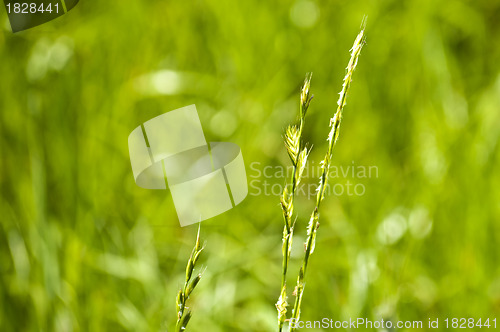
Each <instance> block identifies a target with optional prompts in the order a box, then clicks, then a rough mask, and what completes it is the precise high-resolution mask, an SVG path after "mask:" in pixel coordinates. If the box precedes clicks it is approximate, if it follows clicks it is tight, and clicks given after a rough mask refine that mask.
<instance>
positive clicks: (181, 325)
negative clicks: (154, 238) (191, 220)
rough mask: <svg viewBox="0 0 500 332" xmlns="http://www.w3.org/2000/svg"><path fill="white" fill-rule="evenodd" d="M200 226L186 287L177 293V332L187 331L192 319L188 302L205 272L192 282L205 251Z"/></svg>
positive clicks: (188, 265)
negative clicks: (201, 240)
mask: <svg viewBox="0 0 500 332" xmlns="http://www.w3.org/2000/svg"><path fill="white" fill-rule="evenodd" d="M200 226H201V224H200V225H198V234H197V235H196V244H195V245H194V248H193V251H192V252H191V256H189V260H188V263H187V265H186V280H185V281H184V286H183V287H182V288H181V289H180V290H179V293H177V299H176V307H177V324H176V325H175V331H177V332H179V331H185V330H186V326H187V324H188V323H189V320H190V319H191V316H192V313H191V309H190V308H189V307H187V306H186V302H187V300H188V299H189V295H191V293H192V292H193V290H194V289H195V287H196V285H198V283H199V282H200V280H201V275H202V274H203V272H200V273H198V275H197V276H196V277H194V279H193V280H191V277H192V276H193V272H194V268H195V266H196V262H197V261H198V258H199V257H200V254H201V252H202V251H203V249H204V247H202V246H201V243H200V228H201V227H200Z"/></svg>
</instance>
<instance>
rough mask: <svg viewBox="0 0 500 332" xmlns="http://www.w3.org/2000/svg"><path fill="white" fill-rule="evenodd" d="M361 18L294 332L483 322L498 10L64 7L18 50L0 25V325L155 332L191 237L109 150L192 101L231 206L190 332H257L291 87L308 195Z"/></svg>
mask: <svg viewBox="0 0 500 332" xmlns="http://www.w3.org/2000/svg"><path fill="white" fill-rule="evenodd" d="M364 15H367V16H368V23H367V27H366V35H367V44H366V45H365V47H364V49H363V52H362V54H361V56H360V59H359V64H358V67H357V69H356V72H355V73H354V80H353V83H352V87H351V90H350V94H349V97H348V101H347V106H346V109H345V114H344V119H343V122H342V127H341V132H340V138H339V141H338V143H337V146H336V149H335V152H334V161H333V163H334V165H335V166H336V167H337V168H338V170H339V174H338V176H337V177H335V178H332V179H331V180H330V185H332V186H333V185H336V184H337V185H338V187H337V189H338V190H337V193H338V194H335V193H333V194H331V195H329V196H328V197H326V198H325V201H324V205H322V210H321V226H320V228H319V230H318V238H317V245H316V250H315V252H314V255H313V256H312V257H311V261H310V265H309V270H308V276H307V283H306V289H305V295H304V299H303V305H302V308H303V310H302V315H301V317H302V319H303V320H319V319H321V318H323V317H329V318H332V319H348V318H357V317H365V318H368V319H373V320H379V319H381V318H383V319H384V320H387V319H392V320H394V321H396V320H423V321H427V319H428V318H433V319H435V318H441V319H444V318H446V317H449V318H452V317H458V318H461V317H467V318H468V317H474V318H476V319H477V318H483V320H484V319H486V318H490V320H491V319H493V318H495V317H496V318H497V320H498V319H500V264H499V262H500V250H499V244H500V185H499V184H500V172H499V166H500V159H499V158H500V146H499V139H500V67H499V60H500V43H499V42H498V41H499V37H500V20H499V19H498V18H499V17H500V4H498V3H496V2H495V1H465V0H450V1H430V0H423V1H396V0H393V1H391V0H387V1H361V0H353V1H344V2H340V1H323V0H293V1H284V0H276V1H254V0H252V1H234V0H197V1H136V2H133V1H111V2H109V1H108V2H105V1H101V2H95V1H85V0H82V1H81V2H80V3H79V4H78V5H77V6H76V7H75V8H74V9H73V10H71V11H70V12H68V13H67V14H65V15H64V16H62V17H60V18H58V19H56V20H54V21H51V22H49V23H46V24H44V25H41V26H39V27H35V28H32V29H30V30H27V31H23V32H19V33H16V34H13V33H12V32H11V30H10V27H9V25H8V19H7V14H6V12H5V11H4V10H3V9H2V10H1V14H0V26H1V29H2V32H1V34H0V73H1V77H0V80H1V84H0V86H1V89H0V153H1V159H0V192H1V200H0V220H1V223H0V262H1V265H0V270H1V273H0V330H2V331H94V332H97V331H166V330H167V329H168V330H169V331H170V330H171V328H172V326H173V324H175V319H176V317H175V296H176V292H177V290H178V289H179V287H180V286H181V285H182V283H183V278H184V273H185V272H184V269H185V264H186V260H187V258H188V257H189V254H190V251H191V249H192V246H193V245H194V240H195V235H196V231H197V227H196V226H195V225H193V226H189V227H184V228H181V227H180V226H179V222H178V219H177V215H176V212H175V209H174V205H173V201H172V198H171V195H170V193H169V191H168V190H167V191H160V190H145V189H141V188H139V187H138V186H136V184H135V183H134V179H133V176H132V169H131V166H130V161H129V156H128V147H127V137H128V135H129V133H130V132H131V131H132V130H133V129H134V128H136V127H137V126H138V125H140V124H141V123H143V122H144V121H146V120H148V119H150V118H153V117H155V116H157V115H160V114H162V113H164V112H167V111H170V110H173V109H176V108H179V107H182V106H186V105H190V104H196V106H197V109H198V113H199V115H200V119H201V122H202V125H203V128H204V130H205V136H206V138H207V140H208V141H228V142H233V143H236V144H238V145H239V146H240V147H241V150H242V153H243V157H244V160H245V165H246V170H247V176H248V182H249V195H248V197H247V198H246V199H245V200H244V201H243V202H242V203H241V204H240V205H238V206H237V207H235V208H234V209H232V210H230V211H228V212H226V213H224V214H222V215H219V216H217V217H215V218H212V219H210V220H206V221H203V222H202V227H201V232H202V238H203V239H204V240H205V241H206V247H205V250H204V252H203V254H202V257H201V258H200V268H202V267H204V268H205V267H206V271H205V273H204V276H203V279H202V280H201V282H200V284H199V285H198V286H197V288H196V290H195V292H194V293H193V295H192V297H191V299H190V301H191V305H192V309H193V318H192V319H191V321H190V323H189V325H188V331H208V332H219V331H221V332H222V331H224V332H226V331H256V332H261V331H276V308H275V306H274V303H275V302H276V300H277V298H278V296H279V290H280V275H281V274H280V273H281V235H282V227H283V220H282V215H281V209H280V206H279V197H278V196H277V195H276V194H273V191H272V189H273V188H274V193H278V192H279V187H280V185H282V184H283V183H284V181H285V178H284V177H283V176H282V175H280V172H279V170H280V167H286V166H288V165H289V160H288V156H287V154H286V152H285V148H284V145H283V143H282V139H283V137H282V136H283V132H284V128H285V127H286V125H288V124H289V123H292V122H293V121H295V120H296V116H297V112H298V104H299V92H300V85H301V83H302V82H303V79H304V75H305V73H306V72H309V71H311V72H313V79H312V85H311V91H312V93H313V94H314V95H315V97H314V99H313V101H312V104H311V108H310V110H309V113H308V117H307V123H306V127H305V137H306V139H307V141H308V142H310V143H311V144H312V145H313V150H312V152H311V155H310V160H311V166H310V167H311V173H310V174H309V176H307V177H306V180H305V185H306V186H308V185H309V184H316V183H317V181H318V180H317V178H316V177H317V174H316V173H317V172H313V170H314V168H315V167H317V165H318V164H319V161H320V160H321V158H322V156H323V154H324V153H325V150H326V147H327V142H326V136H327V134H328V130H329V128H328V123H329V118H330V117H331V116H332V115H333V113H334V111H335V109H336V101H337V98H338V92H339V91H340V89H341V83H342V78H343V76H344V73H345V67H346V65H347V62H348V60H349V52H348V51H349V48H350V47H351V46H352V43H353V41H354V38H355V36H356V34H357V33H358V31H359V25H360V22H361V20H362V18H363V16H364ZM349 167H354V168H355V169H356V170H357V171H358V170H362V169H363V168H365V169H366V170H368V169H369V167H372V169H373V170H376V173H375V172H372V173H371V176H369V174H366V176H362V175H359V174H358V173H357V172H356V173H354V174H353V173H352V172H349V171H347V170H348V168H349ZM360 167H361V168H360ZM342 170H344V171H347V172H344V174H342ZM349 170H352V168H349ZM313 173H314V174H313ZM358 175H359V176H358ZM348 185H349V186H351V190H353V189H355V188H357V192H353V191H351V194H348V193H347V188H348ZM356 185H357V187H356ZM273 186H274V187H273ZM310 187H311V188H312V186H310ZM305 188H306V189H305V191H304V192H305V194H302V195H300V196H299V198H298V200H297V205H298V206H299V207H298V211H297V212H298V220H297V224H296V228H295V229H296V230H295V233H296V236H295V239H294V249H293V250H294V251H293V254H292V261H291V266H290V270H289V276H290V278H289V283H290V284H291V285H293V284H294V282H295V278H296V275H297V272H298V267H299V263H300V261H301V259H302V255H303V242H304V240H305V228H306V224H307V219H308V216H309V213H310V210H311V208H312V206H313V201H312V200H308V199H307V193H308V191H307V190H308V189H307V188H309V186H308V187H305ZM340 188H343V189H344V190H343V192H342V193H340ZM361 189H363V192H362V194H361ZM289 296H290V297H291V298H292V295H291V291H290V294H289ZM290 302H292V299H291V300H290ZM499 323H500V321H499ZM311 331H320V330H319V329H316V330H315V329H311ZM407 331H410V330H407Z"/></svg>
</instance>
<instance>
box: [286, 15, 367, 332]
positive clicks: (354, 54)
mask: <svg viewBox="0 0 500 332" xmlns="http://www.w3.org/2000/svg"><path fill="white" fill-rule="evenodd" d="M364 44H365V20H363V24H362V27H361V32H360V33H359V34H358V36H357V37H356V40H355V41H354V45H353V46H352V48H351V50H350V52H351V59H350V60H349V64H348V65H347V68H346V75H345V77H344V81H343V85H342V91H341V92H340V97H339V100H338V102H337V111H336V112H335V115H334V116H333V118H332V119H331V120H330V132H329V134H328V151H327V153H326V155H325V158H324V159H323V161H322V162H321V169H322V173H321V176H320V181H319V186H318V190H317V194H316V205H315V207H314V210H313V212H312V214H311V217H310V219H309V224H308V226H307V240H306V243H305V253H304V259H303V261H302V265H301V267H300V270H299V276H298V278H297V286H296V288H295V290H294V295H295V304H294V307H293V312H292V318H291V319H290V332H293V331H296V326H295V324H296V323H297V322H298V321H299V319H300V307H301V303H302V297H303V295H304V286H305V276H306V271H307V265H308V263H309V258H310V256H311V255H312V253H313V252H314V247H315V244H316V232H317V230H318V227H319V207H320V205H321V202H322V201H323V198H324V194H325V188H326V185H327V180H328V176H329V173H330V164H331V160H332V153H333V149H334V147H335V143H336V142H337V139H338V136H339V128H340V122H341V120H342V112H343V110H344V107H345V104H346V99H347V93H348V91H349V87H350V85H351V81H352V75H353V73H354V70H355V69H356V65H357V63H358V57H359V54H360V53H361V49H362V48H363V45H364Z"/></svg>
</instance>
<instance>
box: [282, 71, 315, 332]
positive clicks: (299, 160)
mask: <svg viewBox="0 0 500 332" xmlns="http://www.w3.org/2000/svg"><path fill="white" fill-rule="evenodd" d="M311 76H312V74H311V73H309V74H307V75H306V78H305V80H304V85H303V86H302V92H301V94H300V105H299V123H298V125H291V126H288V128H287V129H286V132H285V146H286V149H287V151H288V156H289V157H290V160H291V162H292V165H293V172H292V175H291V178H290V180H289V181H290V182H289V183H287V185H286V186H285V189H284V190H283V194H282V196H281V207H282V210H283V221H284V226H283V248H282V253H283V263H282V273H281V293H280V296H279V298H278V302H276V309H277V310H278V327H279V331H282V329H283V325H284V323H285V319H286V311H287V309H286V308H287V306H288V303H287V289H286V275H287V270H288V261H289V260H290V252H291V250H292V238H293V228H294V226H295V222H292V218H293V201H294V197H295V192H296V190H297V187H298V185H299V183H300V180H301V177H302V172H303V171H304V168H305V165H306V161H307V156H308V154H309V152H308V149H307V147H305V146H303V143H302V131H303V129H304V122H305V117H306V113H307V109H308V108H309V104H310V103H311V100H312V98H313V96H311V95H310V94H309V89H310V86H311Z"/></svg>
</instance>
